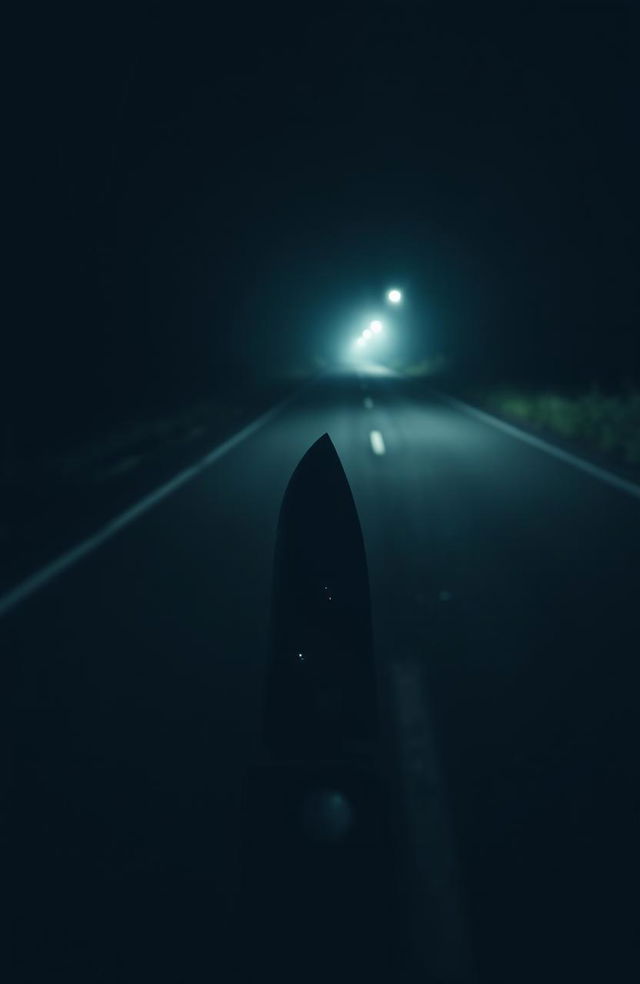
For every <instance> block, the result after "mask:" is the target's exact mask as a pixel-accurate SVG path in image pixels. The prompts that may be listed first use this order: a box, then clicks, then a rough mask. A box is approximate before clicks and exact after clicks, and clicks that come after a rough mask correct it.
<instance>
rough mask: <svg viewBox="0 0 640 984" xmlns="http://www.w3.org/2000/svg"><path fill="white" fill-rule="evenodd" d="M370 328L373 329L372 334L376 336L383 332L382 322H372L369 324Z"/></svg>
mask: <svg viewBox="0 0 640 984" xmlns="http://www.w3.org/2000/svg"><path fill="white" fill-rule="evenodd" d="M369 328H370V329H371V331H372V332H375V334H376V335H377V334H379V333H380V332H381V331H382V322H381V321H371V322H370V323H369Z"/></svg>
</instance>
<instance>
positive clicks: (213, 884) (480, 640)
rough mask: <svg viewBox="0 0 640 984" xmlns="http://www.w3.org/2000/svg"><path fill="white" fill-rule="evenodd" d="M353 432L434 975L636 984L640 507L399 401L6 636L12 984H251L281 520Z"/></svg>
mask: <svg viewBox="0 0 640 984" xmlns="http://www.w3.org/2000/svg"><path fill="white" fill-rule="evenodd" d="M366 397H369V398H370V399H371V400H372V401H373V406H370V407H367V406H365V404H364V400H365V398H366ZM372 430H378V431H379V432H380V433H381V434H382V436H383V440H384V445H385V453H384V454H374V453H373V450H372V445H371V441H370V432H371V431H372ZM324 431H328V433H329V434H330V436H331V438H332V439H333V441H334V443H335V446H336V448H337V450H338V452H339V454H340V456H341V459H342V462H343V464H344V467H345V470H346V473H347V476H348V477H349V480H350V482H351V485H352V490H353V493H354V497H355V501H356V504H357V507H358V510H359V513H360V517H361V522H362V526H363V532H364V537H365V543H366V546H367V552H368V557H369V565H370V575H371V584H372V595H373V610H374V630H375V640H376V648H377V656H378V660H379V663H380V667H381V673H382V678H383V694H384V702H385V713H386V716H387V721H388V724H389V729H390V734H393V735H395V741H396V745H397V750H398V752H397V754H398V772H399V775H400V777H401V779H399V788H402V789H403V790H404V797H405V799H404V802H403V804H402V805H403V809H406V812H407V821H406V833H407V838H408V841H407V844H408V846H407V849H406V850H407V855H408V856H409V857H412V858H413V859H414V860H413V862H412V866H413V869H414V871H415V872H417V873H418V874H417V875H416V878H415V883H414V884H413V885H412V888H411V891H412V893H413V894H412V895H411V898H412V899H413V907H414V913H415V915H414V919H413V930H412V934H413V944H409V943H407V947H409V946H410V945H413V946H415V948H416V952H417V956H416V961H417V963H418V964H420V961H422V962H423V965H424V967H425V968H427V970H428V972H429V973H431V974H432V976H434V977H435V978H437V979H441V980H452V981H453V980H461V979H464V977H465V969H464V967H465V959H464V954H463V950H464V949H465V948H466V947H468V949H469V951H470V952H471V953H472V955H473V962H474V965H475V968H476V976H477V978H478V979H479V980H481V981H486V982H502V981H504V982H507V981H509V982H514V981H518V982H524V981H532V982H533V981H536V982H537V981H539V980H547V981H568V980H587V979H589V980H590V979H602V978H603V977H605V978H608V979H615V978H618V979H623V978H624V979H633V978H634V977H635V972H637V970H638V953H637V950H635V949H634V948H635V947H637V942H636V940H637V933H636V927H637V919H638V911H639V906H638V901H637V896H638V891H637V886H638V875H639V869H638V865H637V848H636V843H635V842H636V840H637V837H638V825H639V820H640V812H639V809H638V806H639V797H638V779H639V773H640V769H639V766H638V754H639V752H640V715H639V714H638V711H637V705H638V699H639V696H638V695H639V692H640V688H639V684H640V672H639V670H638V655H639V652H640V647H639V646H638V641H637V640H638V636H639V634H640V633H639V629H640V625H639V621H638V597H639V595H638V588H639V587H640V583H639V582H640V579H639V577H638V558H639V556H640V501H638V499H634V498H633V497H632V496H630V495H628V494H625V493H624V492H623V491H620V490H618V489H616V488H613V487H611V486H608V485H607V484H604V483H603V482H601V481H599V480H598V479H597V478H595V477H592V476H590V475H586V474H584V473H583V472H581V471H580V470H578V469H576V468H574V467H572V466H571V465H570V464H568V463H566V462H564V461H560V460H557V459H555V458H553V457H551V456H550V455H548V454H545V453H544V451H542V450H540V449H537V448H534V447H531V446H529V445H527V444H526V443H523V442H521V441H519V440H517V439H516V438H515V437H513V436H511V435H509V434H506V433H504V432H502V431H500V430H499V429H496V428H493V427H491V426H490V425H488V424H487V423H486V422H483V421H481V420H478V419H475V418H474V417H472V416H470V415H467V414H465V413H464V412H462V411H461V410H459V409H456V408H453V407H452V406H450V405H448V404H446V403H444V402H442V401H441V400H440V399H439V398H438V397H437V396H435V395H433V396H431V397H429V396H424V394H422V395H420V394H419V393H418V391H416V390H413V389H411V388H410V387H409V385H408V384H407V383H406V382H403V381H402V380H400V379H397V378H393V377H386V376H381V375H375V376H370V377H366V378H364V379H362V380H358V379H356V378H352V377H339V378H336V379H332V380H325V381H323V382H320V383H316V384H314V385H311V386H309V387H308V388H307V389H305V390H304V391H303V392H301V394H300V395H299V397H298V398H297V399H296V400H295V401H293V402H292V403H290V404H289V405H288V406H287V407H286V408H285V409H284V410H283V411H282V412H281V413H280V414H279V415H277V416H276V417H275V418H273V419H272V420H270V421H269V422H268V423H267V424H266V425H265V426H264V427H262V428H261V429H259V430H257V431H256V432H255V433H254V434H252V435H251V436H250V437H248V438H247V439H246V440H245V441H243V442H242V443H240V444H239V445H238V446H236V447H235V448H234V449H232V450H231V451H229V453H228V454H226V455H225V456H224V457H222V458H221V459H220V460H219V461H217V462H215V463H214V464H212V465H211V466H210V467H209V468H208V469H207V470H206V471H205V472H203V473H202V474H201V475H200V476H198V477H197V478H195V479H194V480H193V481H191V482H189V483H188V484H186V485H184V486H183V487H182V488H180V489H178V490H177V491H176V492H175V493H173V494H172V495H171V496H169V497H167V498H166V499H165V500H164V501H162V502H161V503H160V504H158V505H157V506H155V507H154V508H153V509H151V510H149V511H148V512H146V513H145V514H144V515H143V516H141V517H140V518H138V519H137V520H136V521H135V522H134V523H132V524H131V525H130V526H128V527H127V528H126V529H123V530H122V531H121V532H120V533H118V534H117V535H115V536H114V537H113V538H112V539H110V540H109V541H108V542H106V543H104V544H103V545H101V546H100V547H99V548H98V549H97V550H96V551H95V552H93V553H92V554H91V555H90V556H88V557H85V558H84V559H83V560H81V561H80V562H79V563H77V564H76V565H75V566H73V568H72V569H70V570H68V571H67V572H66V573H64V574H63V575H61V576H60V577H59V578H57V579H56V580H55V581H53V582H52V583H50V584H48V585H47V586H46V587H44V588H43V589H42V590H40V591H38V592H37V593H36V594H34V595H33V596H32V597H31V598H29V599H28V600H26V601H25V602H23V603H22V604H21V605H19V606H18V607H16V608H15V609H14V610H13V611H12V612H10V613H9V614H8V615H6V616H5V617H4V618H3V619H2V621H1V622H0V641H1V648H2V678H1V682H2V687H3V696H4V699H5V701H6V700H7V699H8V701H9V704H10V710H9V712H8V713H7V712H6V711H5V713H4V714H3V728H4V730H5V737H4V741H3V751H4V755H5V773H4V774H5V780H4V783H3V787H4V791H3V796H6V793H7V791H8V794H9V795H8V799H7V807H8V808H7V810H6V824H5V834H6V837H5V850H6V853H5V858H4V865H5V877H4V878H3V882H4V884H5V885H6V886H8V888H9V893H10V897H9V902H10V908H11V912H12V919H11V922H10V924H9V926H10V931H11V942H12V956H11V957H10V959H11V961H12V964H13V969H12V971H11V974H10V975H9V976H6V975H5V978H4V979H5V980H7V981H9V980H16V981H18V980H20V981H23V980H24V981H27V980H28V981H43V982H44V981H53V980H56V981H57V980H60V981H63V980H64V981H69V980H76V979H77V980H83V981H102V980H104V981H116V980H118V981H120V980H130V979H131V980H152V979H156V980H157V979H167V980H175V981H178V980H181V981H182V980H185V981H186V980H189V981H199V980H209V979H216V980H226V979H228V980H233V974H232V972H231V971H230V970H229V964H228V962H227V961H228V958H229V951H233V948H234V946H236V945H238V944H237V939H236V937H235V936H234V935H233V933H231V930H230V915H229V914H230V910H231V908H232V905H233V901H234V891H235V886H236V885H237V870H238V823H239V805H240V793H241V782H242V775H243V770H244V768H245V767H246V765H247V763H248V762H249V761H250V758H251V755H252V751H253V749H254V747H255V744H256V741H257V738H258V726H259V721H260V710H261V696H262V689H261V688H262V685H263V680H264V673H265V659H266V637H267V624H268V612H269V595H270V577H271V563H272V552H273V546H274V538H275V528H276V520H277V514H278V509H279V504H280V500H281V497H282V494H283V492H284V488H285V485H286V483H287V481H288V478H289V476H290V474H291V472H292V471H293V469H294V467H295V465H296V463H297V462H298V460H299V459H300V457H301V456H302V454H303V453H304V452H305V450H306V449H307V448H308V447H309V445H310V444H311V443H312V442H313V441H315V440H316V439H317V438H318V437H319V436H320V435H321V434H322V433H323V432H324ZM427 923H428V925H427ZM465 927H466V928H465ZM230 941H234V942H233V943H231V942H230ZM241 945H242V946H244V947H247V948H250V946H251V941H250V939H249V940H245V941H242V942H241ZM231 955H232V954H231ZM223 967H224V969H222V968H223ZM417 979H420V980H424V979H427V978H426V977H425V975H424V974H421V975H420V974H419V975H418V978H417Z"/></svg>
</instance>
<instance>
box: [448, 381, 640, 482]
mask: <svg viewBox="0 0 640 984" xmlns="http://www.w3.org/2000/svg"><path fill="white" fill-rule="evenodd" d="M432 392H433V393H434V394H435V395H436V396H437V397H439V398H440V399H441V400H444V402H445V403H448V404H449V405H450V406H452V407H455V408H456V409H457V410H462V411H463V412H464V413H467V414H469V415H470V416H472V417H476V418H477V419H478V420H481V421H483V423H485V424H490V425H491V426H492V427H495V428H497V429H498V430H501V431H504V433H505V434H510V435H511V436H512V437H517V438H518V439H519V440H520V441H523V442H524V443H525V444H531V445H532V446H533V447H534V448H538V449H539V450H540V451H546V452H547V454H550V455H552V456H553V457H554V458H559V459H560V461H564V462H565V463H566V464H568V465H573V466H574V468H578V469H580V470H581V471H583V472H586V473H587V474H588V475H592V476H593V477H594V478H599V479H600V481H601V482H605V483H607V484H608V485H611V486H613V487H614V488H616V489H619V491H621V492H626V493H627V494H628V495H632V496H634V498H636V499H640V485H637V484H636V483H635V482H632V481H630V480H629V479H626V478H622V477H621V476H620V475H616V474H615V473H614V472H610V471H608V470H607V469H606V468H601V467H600V466H599V465H594V464H592V463H591V462H590V461H587V460H586V459H585V458H580V457H579V456H578V455H577V454H572V453H571V451H565V450H564V449H563V448H559V447H556V446H555V445H554V444H551V443H550V442H549V441H545V440H544V439H543V438H541V437H536V436H535V435H534V434H527V432H526V431H523V430H521V429H520V428H519V427H518V426H517V425H515V424H509V423H507V421H506V420H500V418H499V417H494V416H493V414H490V413H487V412H486V411H484V410H478V408H477V407H473V406H471V405H470V404H469V403H465V402H464V401H463V400H458V399H457V398H456V397H455V396H449V395H448V394H447V393H442V392H441V391H440V390H436V389H432Z"/></svg>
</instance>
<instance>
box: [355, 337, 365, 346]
mask: <svg viewBox="0 0 640 984" xmlns="http://www.w3.org/2000/svg"><path fill="white" fill-rule="evenodd" d="M364 343H365V339H364V338H363V337H362V335H360V336H359V338H356V345H357V346H358V347H359V348H362V346H363V345H364Z"/></svg>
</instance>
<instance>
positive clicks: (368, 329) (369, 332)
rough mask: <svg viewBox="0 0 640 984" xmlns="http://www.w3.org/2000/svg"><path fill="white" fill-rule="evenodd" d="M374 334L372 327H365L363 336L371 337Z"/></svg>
mask: <svg viewBox="0 0 640 984" xmlns="http://www.w3.org/2000/svg"><path fill="white" fill-rule="evenodd" d="M372 335H373V332H372V331H371V328H365V330H364V331H363V332H362V337H363V338H371V336H372Z"/></svg>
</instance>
